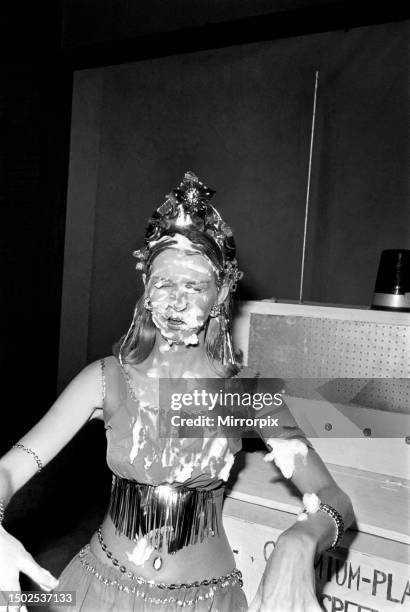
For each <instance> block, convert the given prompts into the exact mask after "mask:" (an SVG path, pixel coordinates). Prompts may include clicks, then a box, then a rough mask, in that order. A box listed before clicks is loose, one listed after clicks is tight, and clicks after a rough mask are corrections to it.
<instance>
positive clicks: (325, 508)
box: [318, 504, 345, 550]
mask: <svg viewBox="0 0 410 612" xmlns="http://www.w3.org/2000/svg"><path fill="white" fill-rule="evenodd" d="M318 511H319V512H325V513H326V514H328V515H329V516H330V517H331V518H332V519H333V521H334V524H335V527H336V535H335V537H334V540H333V542H332V544H331V546H330V548H328V549H327V550H334V549H335V548H336V547H337V546H338V545H339V544H340V542H341V540H342V538H343V535H344V532H345V524H344V520H343V518H342V515H341V514H340V513H339V512H338V511H337V510H335V509H334V508H332V506H329V505H328V504H320V506H319V510H318Z"/></svg>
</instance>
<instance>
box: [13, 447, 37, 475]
mask: <svg viewBox="0 0 410 612" xmlns="http://www.w3.org/2000/svg"><path fill="white" fill-rule="evenodd" d="M12 448H21V450H23V451H25V452H26V453H28V454H29V455H31V456H32V457H33V459H34V461H35V462H36V463H37V466H38V470H37V473H38V472H41V470H42V469H43V462H42V461H41V459H40V457H39V456H38V455H37V454H36V453H35V452H34V451H33V450H32V449H31V448H28V447H27V446H24V444H21V442H18V443H17V444H13V446H12Z"/></svg>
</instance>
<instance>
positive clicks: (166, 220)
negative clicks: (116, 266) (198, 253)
mask: <svg viewBox="0 0 410 612" xmlns="http://www.w3.org/2000/svg"><path fill="white" fill-rule="evenodd" d="M214 194H215V191H214V190H213V189H209V187H206V185H204V184H203V183H202V182H201V181H200V180H199V179H198V177H197V176H196V175H195V174H194V173H193V172H190V171H188V172H186V173H185V175H184V178H183V180H182V181H181V183H180V184H179V186H178V187H177V188H176V189H173V190H172V191H171V193H169V194H168V195H167V196H166V199H165V202H164V203H163V204H161V206H159V207H158V208H157V209H156V210H155V212H154V214H153V215H152V217H151V218H150V219H149V221H148V225H147V229H146V232H145V240H144V247H143V248H142V249H139V250H138V251H134V253H133V255H134V257H136V258H137V259H138V260H139V261H138V263H137V265H136V267H137V269H139V270H142V271H145V268H146V262H147V259H148V257H149V252H150V249H151V248H152V247H153V246H154V245H155V244H157V243H158V241H160V240H161V239H162V238H164V237H165V236H173V235H175V234H176V233H183V234H187V233H189V231H192V230H195V231H197V232H202V233H204V234H206V235H208V236H209V237H210V238H212V239H213V240H214V242H215V243H216V244H217V246H218V247H219V250H220V253H221V259H222V261H223V279H222V280H223V281H224V282H225V283H227V284H228V285H229V289H230V290H231V291H235V289H236V284H237V281H238V280H239V279H240V278H242V276H243V274H242V272H241V271H240V270H239V269H238V262H237V261H236V257H235V253H236V249H235V241H234V238H233V235H232V230H231V228H230V227H229V225H228V224H227V223H226V222H225V221H224V220H223V219H222V217H221V215H220V214H219V212H218V211H217V210H216V208H215V207H214V206H212V204H210V203H209V200H210V199H211V198H212V196H213V195H214Z"/></svg>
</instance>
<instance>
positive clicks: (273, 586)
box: [248, 531, 322, 612]
mask: <svg viewBox="0 0 410 612" xmlns="http://www.w3.org/2000/svg"><path fill="white" fill-rule="evenodd" d="M315 551H316V545H315V543H314V541H313V540H312V539H311V538H310V537H306V536H305V534H300V533H296V534H295V533H292V532H291V531H289V532H288V533H287V532H285V533H284V534H282V535H281V537H280V538H278V541H277V543H276V546H275V549H274V550H273V552H272V554H271V555H270V557H269V559H268V560H267V563H266V568H265V571H264V573H263V576H262V579H261V581H260V584H259V587H258V590H257V592H256V595H255V597H254V599H253V601H252V603H251V605H250V607H249V609H248V612H322V608H321V607H320V605H319V603H318V600H317V598H316V594H315V574H314V567H313V562H314V558H315Z"/></svg>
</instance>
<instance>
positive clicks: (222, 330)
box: [113, 230, 240, 377]
mask: <svg viewBox="0 0 410 612" xmlns="http://www.w3.org/2000/svg"><path fill="white" fill-rule="evenodd" d="M178 233H180V234H183V235H185V236H186V237H187V238H188V239H189V240H190V241H191V242H192V244H193V245H194V246H195V250H196V251H198V252H199V253H201V254H202V255H204V256H205V257H207V258H208V259H209V260H210V261H211V262H212V264H213V266H214V267H215V268H216V269H217V270H218V271H219V277H218V284H219V286H221V285H222V284H223V282H224V268H223V261H222V255H221V252H220V249H219V247H218V245H217V243H216V242H215V241H214V240H213V239H212V238H211V237H210V236H208V235H207V234H204V233H203V232H199V231H196V230H190V231H186V232H183V231H179V232H178ZM173 235H174V233H173V234H170V238H171V239H172V236H173ZM172 244H173V243H172V242H162V243H158V244H156V245H154V246H153V247H152V248H151V249H150V250H149V256H148V259H147V262H146V268H145V273H146V277H147V279H146V280H147V281H148V280H149V276H150V272H151V267H152V263H153V261H154V259H155V258H156V257H157V256H158V255H159V254H160V253H162V252H163V251H164V250H166V249H167V248H169V247H170V246H171V245H172ZM145 297H146V296H145V294H143V295H142V296H141V297H140V298H139V300H138V301H137V304H136V306H135V309H134V314H133V318H132V323H131V326H130V328H129V330H128V332H127V333H126V334H124V335H123V336H122V337H121V338H120V340H119V341H118V342H116V343H115V345H114V347H113V352H114V355H116V356H117V357H118V358H119V359H120V361H122V362H123V363H129V364H132V365H136V364H138V363H141V362H143V361H144V360H145V359H146V358H147V357H148V356H149V354H150V353H151V351H152V349H153V348H154V344H155V338H156V332H157V328H156V327H155V325H154V323H153V322H152V318H151V313H150V312H149V311H148V310H147V309H146V308H145V306H144V300H145ZM220 311H221V312H220V315H219V316H217V317H209V319H208V321H207V323H206V326H205V350H206V355H207V357H208V360H209V363H210V365H211V366H212V368H213V369H214V370H215V372H216V373H217V374H218V375H220V376H223V377H231V376H234V375H235V374H237V373H238V372H239V369H240V360H239V355H238V354H236V353H235V354H234V352H233V343H232V313H233V299H232V292H231V291H230V292H229V293H228V296H227V297H226V299H225V301H224V302H223V303H222V304H221V307H220ZM228 355H229V357H228ZM233 355H234V358H233V359H232V356H233Z"/></svg>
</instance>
